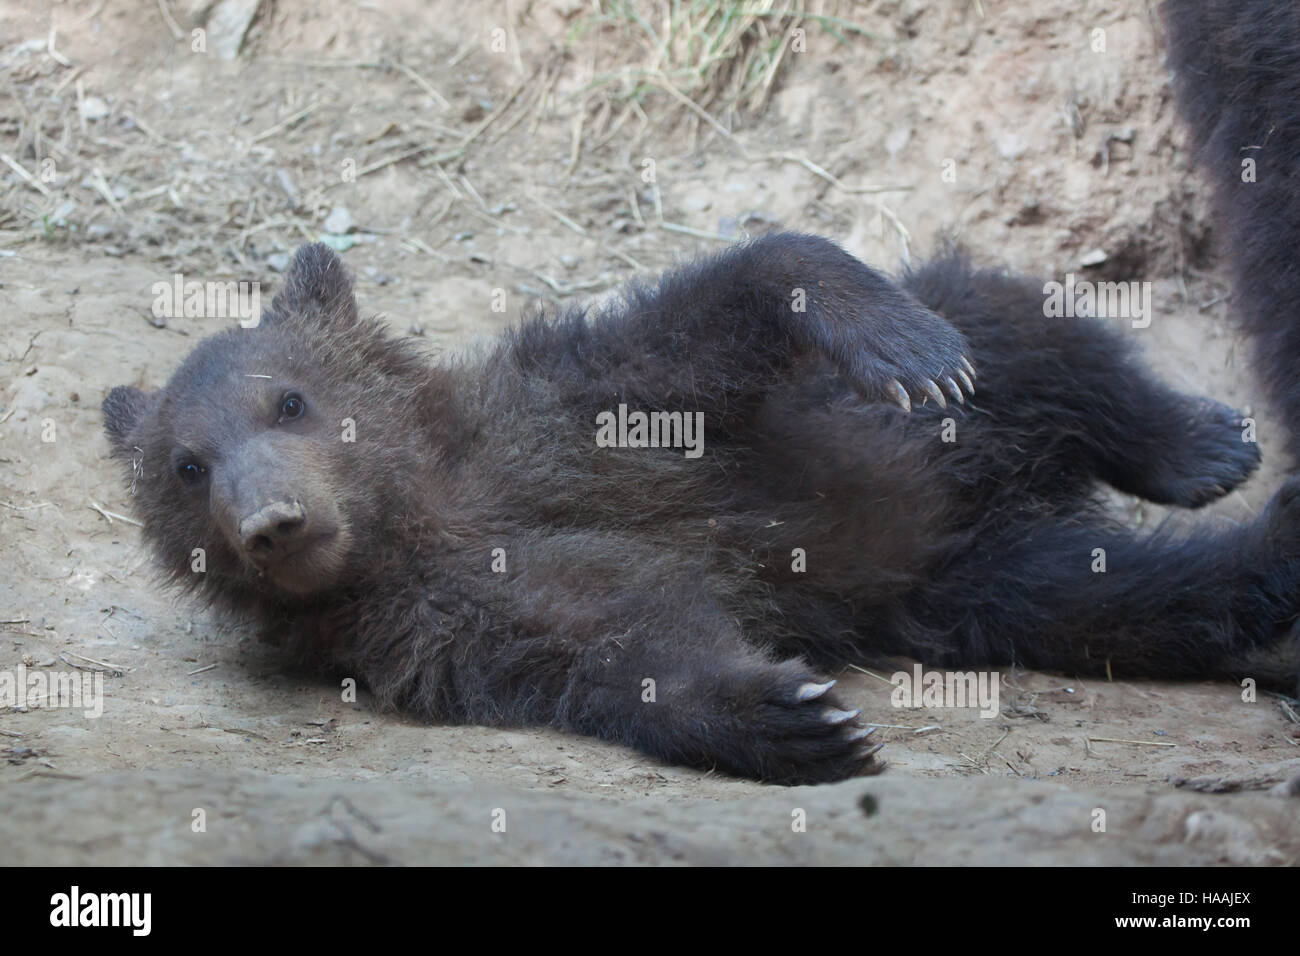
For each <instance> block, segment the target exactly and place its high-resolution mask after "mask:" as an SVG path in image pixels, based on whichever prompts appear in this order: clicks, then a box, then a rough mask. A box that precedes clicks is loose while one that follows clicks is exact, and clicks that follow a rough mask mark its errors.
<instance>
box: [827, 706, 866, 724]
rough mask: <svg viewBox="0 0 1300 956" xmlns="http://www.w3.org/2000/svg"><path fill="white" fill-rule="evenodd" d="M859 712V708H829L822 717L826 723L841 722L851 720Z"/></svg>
mask: <svg viewBox="0 0 1300 956" xmlns="http://www.w3.org/2000/svg"><path fill="white" fill-rule="evenodd" d="M860 713H862V711H860V710H836V709H834V708H831V709H830V710H828V711H826V713H824V714H823V715H822V719H823V720H825V721H826V723H828V724H843V723H847V722H848V721H850V720H852V719H853V718H854V717H856V716H858V714H860Z"/></svg>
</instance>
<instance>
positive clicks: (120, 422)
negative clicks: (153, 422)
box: [100, 385, 153, 454]
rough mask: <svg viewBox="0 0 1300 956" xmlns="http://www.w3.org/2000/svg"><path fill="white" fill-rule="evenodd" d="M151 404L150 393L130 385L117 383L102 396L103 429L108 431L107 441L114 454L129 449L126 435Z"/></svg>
mask: <svg viewBox="0 0 1300 956" xmlns="http://www.w3.org/2000/svg"><path fill="white" fill-rule="evenodd" d="M151 404H153V395H152V394H145V393H144V392H142V391H140V389H138V388H132V387H131V386H130V385H119V386H117V388H115V389H113V390H112V391H110V392H109V393H108V394H107V395H106V396H104V403H103V405H101V406H100V408H101V409H103V412H104V431H105V432H107V433H108V443H109V444H110V445H111V446H112V447H113V453H114V454H124V453H126V452H129V451H130V450H131V447H130V445H129V444H128V443H127V442H128V436H129V435H130V434H131V430H132V429H133V428H135V425H136V422H138V421H139V420H140V418H141V417H142V416H143V415H144V413H145V412H146V411H148V410H149V406H150V405H151Z"/></svg>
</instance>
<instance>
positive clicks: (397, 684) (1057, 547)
mask: <svg viewBox="0 0 1300 956" xmlns="http://www.w3.org/2000/svg"><path fill="white" fill-rule="evenodd" d="M1042 303H1043V292H1042V284H1041V283H1038V282H1033V281H1028V280H1024V279H1019V278H1015V277H1012V276H1008V275H1005V274H1003V273H1001V272H995V271H981V270H977V269H974V268H973V267H971V266H970V265H969V264H968V263H967V262H966V261H965V260H964V259H962V258H960V257H956V256H946V257H943V258H940V259H937V260H936V261H934V262H932V263H930V264H929V265H927V266H924V267H922V268H920V269H918V270H916V271H914V272H911V273H909V274H907V275H905V276H904V277H902V278H901V280H899V281H897V282H895V281H893V280H891V279H888V278H886V277H884V276H882V275H881V274H879V273H877V272H875V271H873V270H872V269H870V268H868V267H867V266H866V265H864V264H863V263H861V262H860V261H858V260H857V259H855V258H854V257H853V256H851V255H849V254H848V253H846V252H845V251H843V250H842V249H841V248H839V247H838V246H836V245H835V244H834V243H832V242H830V241H828V240H826V239H822V238H818V237H815V236H809V235H800V234H794V233H781V234H775V235H769V236H766V237H763V238H760V239H756V240H753V241H751V242H747V243H743V244H738V245H736V246H733V247H730V248H728V249H727V250H725V251H723V252H720V253H718V254H716V255H713V256H711V257H707V258H703V259H700V260H697V261H694V262H691V263H687V264H685V265H683V266H681V267H679V268H676V269H674V270H672V271H670V272H668V273H667V274H665V275H664V276H662V277H660V278H659V279H657V280H655V281H653V282H634V283H632V284H631V285H629V286H628V287H627V289H626V290H625V291H624V293H623V295H622V296H621V298H620V299H618V300H617V301H615V302H613V303H611V304H608V305H605V306H603V307H601V308H599V309H595V310H585V309H576V308H575V309H570V310H567V311H564V312H562V313H560V314H558V315H553V316H546V315H538V316H534V317H531V318H528V319H526V320H525V321H523V322H522V323H521V324H520V325H519V326H518V327H517V328H515V329H513V330H512V331H510V332H509V333H507V334H505V335H504V336H502V337H501V338H500V339H499V340H498V341H497V342H496V343H495V344H494V345H493V346H492V347H491V348H489V349H486V350H484V351H482V352H481V353H478V354H474V355H471V356H469V357H465V358H460V359H457V360H455V361H443V362H441V363H440V364H439V363H435V362H432V361H430V360H429V359H428V358H427V357H426V356H425V355H424V354H423V352H422V351H421V350H420V348H419V346H418V343H416V342H415V341H412V340H410V339H406V338H402V337H399V336H395V335H393V334H391V333H390V332H389V331H387V330H386V329H385V327H384V326H383V325H382V324H380V323H379V322H377V321H375V320H373V319H369V318H365V317H363V316H361V315H360V314H359V313H358V308H357V303H356V300H355V297H354V295H353V288H352V284H351V281H350V279H349V277H348V275H347V272H346V270H345V269H344V267H343V265H342V263H341V262H340V260H339V259H338V257H337V256H336V255H335V254H334V253H333V252H332V251H331V250H329V249H328V248H327V247H325V246H323V245H309V246H306V247H304V248H302V249H300V250H299V251H298V253H297V255H296V256H295V258H294V260H293V262H292V265H291V267H290V269H289V271H288V272H287V274H286V278H285V283H284V287H283V288H282V289H281V290H280V292H279V293H278V294H277V295H276V296H275V299H274V301H273V302H272V304H271V306H270V308H269V309H268V310H267V311H266V312H265V313H264V314H263V316H262V318H261V321H260V323H259V324H258V325H257V326H256V327H254V328H251V329H245V328H230V329H227V330H224V331H221V332H218V333H217V334H215V335H213V336H211V337H210V338H208V339H206V340H204V341H202V342H201V343H199V344H198V346H197V347H196V348H195V349H194V350H193V351H192V352H191V354H190V355H189V356H188V357H187V358H186V359H185V360H184V362H182V364H181V365H180V367H179V369H178V370H177V371H176V372H175V374H173V375H172V377H171V378H170V380H169V381H168V382H167V383H166V384H165V385H163V386H162V387H161V388H159V389H157V390H156V391H152V392H144V391H141V390H139V389H135V388H130V387H118V388H114V389H113V390H112V391H111V392H110V393H109V394H108V396H107V398H106V399H105V400H104V403H103V411H104V418H105V428H106V430H107V433H108V437H109V440H110V444H111V447H112V450H113V453H114V455H115V457H117V458H118V459H120V460H121V462H122V463H123V464H124V470H125V477H126V480H127V482H128V484H129V487H130V489H131V493H132V501H133V506H134V509H135V511H136V513H137V514H138V516H139V517H140V519H141V521H142V522H143V525H144V531H143V535H144V538H145V540H146V541H147V542H148V544H149V545H150V546H151V547H152V549H153V551H154V552H155V554H156V556H157V558H158V561H159V564H160V566H161V568H162V570H163V572H164V573H165V574H167V575H168V576H170V578H171V580H172V581H174V582H176V583H178V584H181V585H183V586H186V587H188V588H190V589H192V590H193V591H194V592H196V594H197V595H198V596H199V597H201V598H202V599H204V600H205V601H207V602H208V603H210V604H213V605H215V606H216V607H217V608H219V609H220V610H221V611H223V612H227V613H229V614H232V615H235V616H237V617H242V618H244V619H252V620H254V621H256V622H257V623H258V624H259V625H260V626H261V628H262V629H263V631H264V632H265V633H266V634H267V635H268V637H270V638H271V639H272V640H274V641H276V642H277V643H278V644H280V645H281V646H282V647H283V648H284V649H285V650H286V652H287V654H288V655H290V656H291V657H292V658H294V659H296V660H298V661H302V662H307V663H309V664H311V665H313V666H315V667H318V668H320V669H321V670H323V671H326V672H329V673H332V674H334V675H336V676H340V675H341V676H353V677H356V678H358V679H360V680H361V681H362V682H364V683H365V684H367V685H368V686H369V688H370V689H371V691H372V692H373V693H374V695H375V698H376V701H377V703H378V704H379V705H380V706H384V707H395V708H404V709H407V710H409V711H412V712H414V713H416V714H418V715H420V716H422V717H424V718H426V719H429V720H433V721H441V722H460V723H479V724H492V725H550V726H554V727H558V728H562V729H565V730H568V731H571V732H574V733H579V734H587V735H592V736H595V737H600V738H603V739H606V740H610V741H615V742H619V743H622V744H625V745H628V746H631V747H635V748H638V749H639V750H641V751H642V752H644V753H646V754H649V755H652V756H653V757H656V758H659V759H661V760H664V761H670V762H676V763H681V764H686V765H690V766H693V767H699V768H705V769H711V768H717V769H720V770H722V771H726V772H728V773H731V774H735V775H739V776H745V777H750V778H755V779H759V780H766V781H772V782H778V783H785V784H798V783H814V782H821V781H830V780H838V779H843V778H846V777H849V776H853V775H856V774H860V773H868V772H873V771H874V770H877V769H879V766H880V763H879V758H877V757H876V756H875V752H876V750H877V748H878V745H877V744H875V743H874V741H872V740H871V732H872V730H873V729H874V728H872V727H870V726H866V725H863V724H862V723H860V721H859V719H858V714H857V712H856V711H853V710H850V709H848V708H847V707H845V706H844V704H843V703H842V701H841V700H840V699H839V698H837V696H836V693H835V690H834V680H833V679H831V674H832V672H833V671H834V670H835V669H837V668H842V667H844V666H845V665H847V664H849V663H859V662H861V663H869V662H873V661H876V660H879V659H882V658H883V657H884V656H886V655H908V656H912V657H915V658H918V659H920V660H921V661H923V662H924V663H925V664H926V665H928V666H931V667H961V668H970V667H988V666H996V665H1001V664H1008V663H1016V664H1019V665H1023V666H1027V667H1034V668H1043V669H1055V670H1061V671H1066V672H1069V673H1075V674H1106V673H1112V674H1114V675H1115V676H1117V677H1134V676H1158V677H1175V678H1204V677H1236V676H1242V675H1243V672H1244V671H1246V670H1247V669H1249V673H1250V676H1256V677H1258V678H1261V679H1265V680H1269V679H1276V680H1285V679H1287V678H1288V677H1289V676H1290V675H1291V670H1290V667H1289V665H1287V664H1285V663H1275V664H1272V665H1258V664H1257V661H1258V660H1260V658H1261V655H1263V656H1265V657H1267V655H1268V654H1269V653H1272V652H1273V650H1274V648H1275V645H1276V642H1277V641H1278V638H1279V637H1280V636H1281V635H1283V634H1284V633H1285V631H1286V628H1287V626H1288V625H1289V623H1290V622H1291V621H1292V620H1293V619H1294V618H1295V617H1296V615H1297V613H1300V522H1298V521H1297V511H1298V509H1300V505H1298V504H1297V498H1300V495H1298V494H1297V491H1298V489H1300V485H1295V484H1291V485H1287V486H1286V487H1284V488H1283V489H1282V491H1280V492H1279V493H1278V494H1277V495H1276V496H1275V497H1274V500H1273V501H1272V502H1271V503H1270V504H1269V506H1268V507H1267V508H1266V509H1265V510H1264V512H1263V513H1262V514H1261V515H1260V516H1259V517H1258V518H1257V519H1256V520H1255V521H1253V522H1250V523H1247V524H1244V525H1242V526H1239V527H1236V528H1232V529H1230V530H1227V531H1224V530H1218V531H1215V532H1209V531H1202V532H1197V533H1192V534H1187V535H1173V534H1169V533H1166V532H1163V531H1158V532H1156V533H1154V534H1142V535H1139V534H1136V533H1135V532H1133V531H1132V530H1130V529H1129V528H1128V527H1126V526H1124V525H1123V524H1120V523H1117V522H1116V521H1114V520H1113V519H1112V518H1110V517H1108V515H1107V514H1106V513H1105V512H1104V510H1103V508H1102V507H1101V506H1100V504H1099V502H1098V495H1097V490H1098V485H1099V484H1100V483H1103V482H1104V483H1107V484H1109V485H1111V486H1113V487H1114V488H1117V489H1119V490H1121V491H1125V492H1128V493H1131V494H1136V495H1141V496H1143V497H1145V498H1147V499H1150V500H1152V501H1157V502H1161V503H1166V504H1173V505H1180V506H1184V507H1188V508H1195V507H1198V506H1200V505H1203V504H1205V503H1206V502H1209V501H1212V500H1214V499H1215V498H1218V497H1220V496H1222V495H1224V494H1226V493H1227V492H1229V491H1230V490H1231V489H1233V488H1234V487H1236V486H1237V485H1238V484H1240V483H1241V482H1242V481H1244V480H1245V479H1246V478H1247V477H1248V476H1249V475H1250V474H1251V472H1252V471H1253V470H1254V469H1255V468H1256V466H1257V464H1258V452H1257V448H1256V446H1255V444H1254V443H1253V442H1249V441H1244V440H1243V431H1242V427H1241V420H1240V416H1239V415H1237V414H1236V413H1234V412H1233V411H1232V410H1230V409H1228V408H1226V407H1224V406H1222V405H1220V404H1218V403H1216V402H1213V401H1210V400H1208V399H1203V398H1197V397H1193V396H1188V395H1184V394H1181V393H1179V392H1176V391H1174V390H1173V389H1171V388H1169V387H1167V386H1166V385H1164V384H1163V383H1161V382H1159V381H1158V380H1157V379H1155V378H1154V377H1153V376H1152V375H1151V374H1150V373H1149V372H1148V371H1147V370H1146V369H1145V368H1144V367H1143V366H1142V364H1141V363H1140V361H1139V360H1138V359H1137V357H1136V355H1135V354H1134V349H1133V347H1132V345H1131V343H1130V341H1129V339H1128V336H1127V335H1126V334H1125V333H1124V332H1121V331H1119V330H1118V329H1117V328H1114V327H1112V326H1111V325H1109V324H1108V323H1106V322H1104V321H1102V320H1100V319H1094V318H1073V319H1068V320H1062V319H1047V318H1045V317H1044V314H1043V308H1042ZM638 415H639V416H641V417H640V418H639V419H638V417H637V416H638ZM674 416H676V417H674ZM646 420H648V421H651V422H654V423H655V424H656V425H658V426H662V427H661V428H660V430H659V432H657V433H656V435H661V436H664V437H665V441H663V442H647V441H638V440H631V438H629V440H627V441H621V440H615V441H612V442H611V441H609V440H601V441H598V433H599V432H600V431H601V427H602V426H601V424H600V423H601V422H604V423H606V424H608V423H610V422H615V421H618V422H626V423H634V422H636V421H641V422H643V423H644V421H646ZM687 420H689V421H690V422H699V423H700V425H701V427H702V433H700V434H697V435H696V436H695V437H696V439H697V440H698V439H702V441H699V444H698V448H695V449H694V450H693V451H692V453H691V454H686V453H684V450H683V448H682V447H655V445H660V446H663V445H668V446H672V445H673V444H677V441H676V439H677V438H679V437H681V436H680V432H679V431H678V430H675V429H678V424H677V423H678V422H685V421H687ZM619 432H626V433H627V434H626V435H625V436H622V437H628V436H632V435H633V434H634V433H635V432H636V428H635V427H631V426H630V424H629V426H628V427H624V426H623V425H620V426H619V427H618V428H607V429H606V432H605V434H606V438H608V437H609V436H610V435H617V434H618V433H619ZM642 437H644V435H643V436H642ZM647 446H649V447H647ZM199 548H201V549H203V553H204V556H205V569H204V570H203V571H202V572H201V573H196V572H194V571H193V570H192V569H191V568H192V560H193V559H192V555H193V554H194V551H195V549H199ZM1099 549H1100V550H1099ZM1098 554H1104V556H1105V560H1104V571H1100V572H1099V571H1098V570H1097V555H1098ZM1260 666H1263V667H1264V669H1263V670H1260V669H1257V668H1258V667H1260ZM1269 666H1273V667H1274V668H1275V671H1274V672H1270V671H1269V670H1268V669H1267V668H1268V667H1269Z"/></svg>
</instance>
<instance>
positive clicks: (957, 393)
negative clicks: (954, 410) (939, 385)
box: [943, 375, 966, 405]
mask: <svg viewBox="0 0 1300 956" xmlns="http://www.w3.org/2000/svg"><path fill="white" fill-rule="evenodd" d="M943 384H944V385H946V386H947V387H948V394H949V395H951V396H952V397H953V401H955V402H956V403H957V404H958V405H965V404H966V396H965V395H963V394H962V393H961V389H960V388H958V387H957V383H956V382H954V381H953V379H952V376H951V375H949V376H948V377H947V378H945V379H944V380H943Z"/></svg>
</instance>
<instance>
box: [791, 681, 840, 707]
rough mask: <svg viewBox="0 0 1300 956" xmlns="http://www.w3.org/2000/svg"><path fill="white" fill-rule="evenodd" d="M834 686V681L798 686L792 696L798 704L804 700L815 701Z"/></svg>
mask: <svg viewBox="0 0 1300 956" xmlns="http://www.w3.org/2000/svg"><path fill="white" fill-rule="evenodd" d="M834 686H835V681H833V680H828V681H827V682H826V683H824V684H800V685H799V689H798V690H797V691H795V695H794V696H795V699H796V700H798V701H799V702H800V703H802V702H803V701H805V700H816V699H817V698H818V697H820V696H821V695H822V694H824V693H826V692H827V691H828V690H830V689H831V688H832V687H834Z"/></svg>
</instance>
